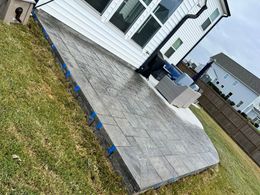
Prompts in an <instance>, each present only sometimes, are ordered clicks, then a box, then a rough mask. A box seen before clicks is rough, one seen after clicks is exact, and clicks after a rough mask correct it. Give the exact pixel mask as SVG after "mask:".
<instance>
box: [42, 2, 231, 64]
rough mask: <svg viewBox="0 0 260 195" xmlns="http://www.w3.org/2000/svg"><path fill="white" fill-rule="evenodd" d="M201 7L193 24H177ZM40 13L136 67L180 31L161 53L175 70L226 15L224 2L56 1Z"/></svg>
mask: <svg viewBox="0 0 260 195" xmlns="http://www.w3.org/2000/svg"><path fill="white" fill-rule="evenodd" d="M45 2H46V0H40V1H39V2H38V5H40V4H42V3H45ZM205 3H206V4H207V9H206V10H205V11H203V12H202V13H201V15H200V16H199V17H198V18H197V19H190V18H189V19H187V20H186V21H185V22H184V24H182V25H181V26H179V25H178V24H180V21H181V20H182V19H183V18H184V17H185V16H190V15H194V14H197V13H199V11H200V10H201V9H202V7H203V5H205ZM40 9H42V10H44V11H46V12H47V13H49V14H50V15H52V16H54V17H55V18H57V19H59V20H60V21H62V22H64V23H65V24H67V25H68V26H70V27H71V28H73V29H75V30H76V31H78V32H80V33H81V34H83V35H85V36H86V37H88V38H90V39H91V40H93V41H94V42H96V43H97V44H99V45H101V46H102V47H104V48H105V49H107V50H109V51H110V52H112V53H113V54H115V55H117V56H118V57H120V58H121V59H123V60H125V61H127V62H129V63H130V64H131V65H133V66H135V67H137V68H138V67H140V65H142V63H143V62H144V61H145V60H146V59H147V58H148V57H149V56H150V55H151V54H152V53H153V52H154V51H155V49H156V48H157V47H158V45H160V43H163V42H164V41H163V40H164V39H165V38H166V37H167V35H168V34H169V33H170V32H171V31H173V29H176V28H177V27H179V28H178V30H177V31H176V32H175V34H174V35H173V36H172V37H171V39H170V40H169V41H168V42H166V44H165V45H164V47H163V48H162V49H161V52H162V53H163V54H164V55H165V57H166V58H167V59H168V61H169V62H170V63H173V64H175V65H176V64H177V63H178V62H180V61H181V60H182V59H184V57H185V56H186V55H187V54H188V53H189V52H190V51H191V50H192V49H193V47H195V46H196V45H197V44H198V43H199V42H200V41H201V39H202V38H203V37H204V36H205V35H206V34H207V33H208V32H209V31H210V30H211V29H212V28H213V27H214V25H215V24H217V23H218V21H220V19H221V18H223V17H228V16H230V11H229V8H228V4H227V0H55V1H53V2H51V3H49V4H47V5H44V6H42V7H41V8H40Z"/></svg>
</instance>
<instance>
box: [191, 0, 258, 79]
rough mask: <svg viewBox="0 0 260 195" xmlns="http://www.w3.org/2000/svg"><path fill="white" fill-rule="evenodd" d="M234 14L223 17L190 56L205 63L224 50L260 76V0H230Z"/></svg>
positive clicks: (195, 60)
mask: <svg viewBox="0 0 260 195" xmlns="http://www.w3.org/2000/svg"><path fill="white" fill-rule="evenodd" d="M228 2H229V7H230V10H231V15H232V16H231V17H230V18H223V19H222V20H221V21H220V22H219V23H218V24H217V25H216V27H215V28H213V30H212V31H211V32H210V33H209V34H208V36H207V37H206V38H205V39H204V40H203V41H202V42H201V43H200V44H199V45H198V46H197V47H196V48H195V49H194V50H193V51H192V52H191V53H190V55H189V56H188V57H187V59H191V60H192V61H194V62H197V63H203V64H205V63H206V62H207V61H208V60H209V57H210V56H213V55H215V54H217V53H219V52H223V53H225V54H227V55H228V56H230V57H231V58H232V59H234V60H235V61H236V62H238V63H239V64H241V65H242V66H243V67H245V68H246V69H248V70H249V71H250V72H252V73H253V74H255V75H256V76H258V77H260V0H228Z"/></svg>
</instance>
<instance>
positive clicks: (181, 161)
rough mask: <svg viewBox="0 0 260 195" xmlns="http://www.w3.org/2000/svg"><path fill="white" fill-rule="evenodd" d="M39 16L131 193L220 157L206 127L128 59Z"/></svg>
mask: <svg viewBox="0 0 260 195" xmlns="http://www.w3.org/2000/svg"><path fill="white" fill-rule="evenodd" d="M38 16H39V19H40V21H41V24H42V25H43V26H44V28H45V29H46V31H47V32H48V34H49V36H50V38H51V40H52V41H53V42H54V44H55V45H56V47H57V49H58V52H59V53H60V55H61V57H62V58H63V60H64V61H65V62H66V64H67V65H68V69H69V70H70V72H71V75H72V78H73V80H74V81H75V82H76V83H77V84H78V85H79V86H80V88H81V90H82V92H83V94H84V96H85V98H86V100H87V102H88V104H89V105H90V106H91V108H92V109H93V110H94V111H95V112H96V113H97V117H98V119H99V120H100V121H101V122H102V123H103V129H102V131H101V132H102V134H103V137H104V139H107V140H109V142H111V143H112V144H114V145H115V146H116V148H117V152H116V154H114V155H117V159H119V161H118V162H119V163H118V164H119V165H118V167H124V168H119V170H120V173H121V175H122V176H123V178H124V179H125V181H126V182H128V183H127V186H131V187H129V188H132V189H130V190H131V192H133V191H144V190H147V189H150V188H157V187H159V186H161V185H164V184H167V183H171V182H174V181H176V180H178V179H180V178H182V177H184V176H188V175H192V174H195V173H197V172H199V171H202V170H204V169H206V168H208V167H210V166H213V165H215V164H217V163H218V162H219V157H218V154H217V151H216V149H215V148H214V146H213V144H212V143H211V141H210V140H209V138H208V136H207V135H206V133H205V132H204V130H203V129H202V128H199V127H198V126H196V125H193V124H191V123H188V122H186V120H184V119H181V118H179V117H178V116H177V115H176V113H175V111H173V110H172V109H171V108H170V107H169V106H167V105H166V104H165V102H164V101H163V100H162V99H161V98H160V97H159V96H158V95H157V94H156V93H155V92H154V91H153V90H152V89H151V88H150V87H149V86H148V84H147V82H145V81H144V80H143V79H142V78H141V77H140V76H139V75H138V74H136V73H135V72H134V69H133V68H131V66H130V65H129V64H127V63H126V62H124V61H122V60H120V59H118V58H117V57H116V56H114V55H113V54H111V53H109V52H108V51H106V50H105V49H103V48H102V47H100V46H99V45H97V44H95V43H93V42H92V41H91V40H89V39H87V38H85V37H83V36H82V35H80V34H79V33H77V32H76V31H74V30H72V29H70V28H69V27H67V26H66V25H64V24H63V23H61V22H59V21H58V20H56V19H54V18H53V17H51V16H49V15H48V14H46V13H44V12H42V11H40V12H39V13H38ZM112 160H113V157H112ZM121 165H122V166H121ZM115 168H117V166H115Z"/></svg>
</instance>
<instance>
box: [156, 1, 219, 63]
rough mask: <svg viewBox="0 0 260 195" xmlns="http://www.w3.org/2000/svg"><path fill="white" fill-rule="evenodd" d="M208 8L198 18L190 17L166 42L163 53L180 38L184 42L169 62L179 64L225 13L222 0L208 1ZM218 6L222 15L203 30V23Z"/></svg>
mask: <svg viewBox="0 0 260 195" xmlns="http://www.w3.org/2000/svg"><path fill="white" fill-rule="evenodd" d="M207 5H208V9H207V10H205V11H204V12H203V13H202V14H201V15H200V16H199V18H197V19H188V20H187V21H186V22H185V23H184V24H183V26H182V27H181V28H180V29H179V30H178V31H177V32H176V33H175V35H173V36H172V38H171V39H170V40H169V41H168V42H167V43H166V44H165V46H164V47H163V48H162V50H161V52H162V54H165V52H166V51H167V50H168V49H169V48H170V47H171V45H172V44H173V43H174V42H175V41H176V40H177V39H178V38H180V39H181V40H182V41H183V44H182V45H181V46H180V48H179V49H178V50H176V52H175V53H174V54H173V55H172V56H171V57H170V58H167V57H166V56H164V57H165V59H167V60H168V61H169V62H171V63H172V64H174V65H177V64H178V63H179V62H180V60H181V59H182V58H183V57H184V56H185V55H186V54H187V53H188V52H189V51H190V50H191V49H192V48H193V46H194V45H195V44H196V43H197V42H198V41H199V40H200V39H201V37H202V36H204V34H206V33H207V32H208V31H209V29H210V28H211V26H213V25H214V24H215V23H216V22H217V21H218V20H219V18H220V17H221V16H222V15H223V9H222V5H221V3H220V1H218V0H214V1H212V0H211V1H208V3H207ZM216 8H218V9H219V12H220V15H219V17H218V18H217V19H216V20H214V22H213V23H212V24H211V25H210V26H209V27H208V28H207V30H205V31H203V29H202V27H201V25H202V24H203V23H204V22H205V20H206V19H207V18H208V17H209V16H210V15H211V14H212V13H213V12H214V11H215V9H216Z"/></svg>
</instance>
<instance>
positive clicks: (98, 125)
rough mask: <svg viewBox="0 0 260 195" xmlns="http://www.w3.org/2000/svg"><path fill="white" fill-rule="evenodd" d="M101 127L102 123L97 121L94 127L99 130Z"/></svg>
mask: <svg viewBox="0 0 260 195" xmlns="http://www.w3.org/2000/svg"><path fill="white" fill-rule="evenodd" d="M102 127H103V124H102V123H101V122H100V121H99V122H98V123H97V125H96V129H97V130H100V129H101V128H102Z"/></svg>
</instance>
